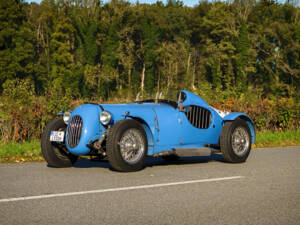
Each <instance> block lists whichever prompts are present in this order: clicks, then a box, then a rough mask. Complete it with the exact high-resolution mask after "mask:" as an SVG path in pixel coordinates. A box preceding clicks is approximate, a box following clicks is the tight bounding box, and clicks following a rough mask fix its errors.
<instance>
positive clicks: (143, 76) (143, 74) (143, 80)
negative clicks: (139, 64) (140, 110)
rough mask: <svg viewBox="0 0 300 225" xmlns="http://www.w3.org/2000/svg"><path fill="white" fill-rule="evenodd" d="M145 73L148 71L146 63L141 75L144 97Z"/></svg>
mask: <svg viewBox="0 0 300 225" xmlns="http://www.w3.org/2000/svg"><path fill="white" fill-rule="evenodd" d="M145 71H146V66H145V63H144V64H143V70H142V74H141V92H142V95H144V82H145Z"/></svg>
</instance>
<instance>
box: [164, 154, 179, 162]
mask: <svg viewBox="0 0 300 225" xmlns="http://www.w3.org/2000/svg"><path fill="white" fill-rule="evenodd" d="M161 158H162V159H164V160H166V161H178V160H179V159H180V157H179V156H178V155H175V154H174V155H163V156H161Z"/></svg>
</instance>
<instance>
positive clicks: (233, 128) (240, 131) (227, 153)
mask: <svg viewBox="0 0 300 225" xmlns="http://www.w3.org/2000/svg"><path fill="white" fill-rule="evenodd" d="M220 147H221V151H222V153H223V156H224V158H225V160H226V161H228V162H231V163H241V162H245V161H246V159H247V158H248V156H249V153H250V150H251V133H250V129H249V127H248V124H247V123H246V121H245V120H242V119H239V118H238V119H236V120H234V121H228V122H225V125H224V127H223V130H222V133H221V136H220Z"/></svg>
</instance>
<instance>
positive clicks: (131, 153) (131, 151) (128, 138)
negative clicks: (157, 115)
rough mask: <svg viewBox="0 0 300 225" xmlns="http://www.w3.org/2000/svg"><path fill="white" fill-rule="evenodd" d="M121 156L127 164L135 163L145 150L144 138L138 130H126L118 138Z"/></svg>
mask: <svg viewBox="0 0 300 225" xmlns="http://www.w3.org/2000/svg"><path fill="white" fill-rule="evenodd" d="M120 151H121V155H122V158H123V159H124V160H125V161H126V162H127V163H129V164H135V163H137V162H138V161H139V160H140V159H141V158H142V156H143V153H144V151H145V145H144V139H143V136H142V134H141V133H140V131H139V130H137V129H135V128H132V129H129V130H127V131H126V132H125V133H124V134H123V136H122V137H121V139H120Z"/></svg>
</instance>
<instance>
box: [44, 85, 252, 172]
mask: <svg viewBox="0 0 300 225" xmlns="http://www.w3.org/2000/svg"><path fill="white" fill-rule="evenodd" d="M177 99H178V100H177V102H175V101H170V100H163V99H150V100H144V101H136V102H135V103H126V104H94V103H86V104H84V105H80V106H78V107H77V108H75V109H74V110H73V111H72V112H71V111H67V112H65V113H60V114H58V115H61V116H62V117H63V118H57V119H54V120H52V121H51V122H49V123H48V124H47V125H46V127H45V130H44V132H43V135H42V140H41V147H42V154H43V156H44V158H45V160H46V161H47V163H48V165H49V166H51V167H68V166H72V164H73V163H74V162H75V161H76V160H77V158H78V156H80V155H91V156H97V157H99V158H107V159H108V161H109V162H110V165H111V166H112V168H113V169H115V170H118V171H136V170H140V169H142V168H143V167H144V161H145V158H146V156H159V157H163V158H164V159H166V160H176V159H178V158H179V157H182V156H207V155H210V154H211V152H212V150H213V151H220V152H221V153H222V154H223V157H224V158H225V160H227V161H228V162H232V163H240V162H245V161H246V159H247V157H248V155H249V153H250V149H251V144H253V143H254V142H255V129H254V125H253V122H252V121H251V119H250V118H249V116H247V115H246V114H243V113H237V112H234V113H228V112H223V111H220V110H217V109H215V108H213V107H211V106H210V105H208V104H207V103H206V102H205V101H204V100H203V99H202V98H200V97H199V96H197V95H195V94H193V93H191V92H188V91H185V90H183V91H180V92H179V94H178V98H177Z"/></svg>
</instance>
